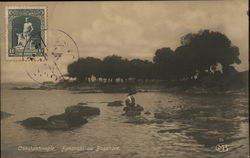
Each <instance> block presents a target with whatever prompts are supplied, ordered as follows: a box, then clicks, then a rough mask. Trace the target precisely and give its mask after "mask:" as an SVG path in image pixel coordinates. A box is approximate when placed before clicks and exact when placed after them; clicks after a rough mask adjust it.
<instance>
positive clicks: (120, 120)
mask: <svg viewBox="0 0 250 158" xmlns="http://www.w3.org/2000/svg"><path fill="white" fill-rule="evenodd" d="M1 95H2V96H1V103H2V105H1V109H2V111H5V112H8V113H12V114H14V116H11V117H8V118H6V119H3V120H1V145H2V157H3V158H57V157H60V158H85V157H86V158H87V157H95V158H96V157H100V158H103V157H107V158H109V157H110V158H119V157H123V158H132V157H138V158H140V157H142V158H154V157H156V158H158V157H164V158H196V157H197V158H210V157H211V158H214V157H216V158H217V157H218V158H224V157H226V158H247V156H248V155H249V150H248V148H249V145H248V144H249V143H248V142H249V140H248V126H249V123H248V98H247V97H246V96H244V95H183V94H170V93H160V92H150V93H138V94H137V95H136V96H135V97H136V100H137V103H138V104H140V105H142V106H143V107H144V108H145V111H150V112H152V114H151V115H144V114H143V115H142V116H141V117H144V118H146V119H148V120H155V119H154V117H153V113H154V112H162V111H164V112H166V113H168V115H169V116H171V117H172V119H168V120H166V121H164V122H163V123H150V124H131V123H125V122H126V121H128V119H129V118H126V117H125V116H121V114H122V113H123V111H122V108H123V107H107V106H106V103H98V102H108V101H114V100H124V98H125V96H126V94H122V93H121V94H101V93H98V94H77V93H74V92H70V91H64V90H52V91H42V90H7V89H5V90H2V94H1ZM79 102H90V103H89V104H88V105H89V106H93V107H99V108H100V110H101V114H100V115H99V116H97V117H94V118H90V119H89V122H88V123H87V124H86V125H84V126H82V127H80V128H76V129H73V130H69V131H44V130H31V129H26V128H24V127H22V126H21V125H19V124H18V123H15V122H16V121H19V120H24V119H26V118H27V117H31V116H39V117H43V118H48V117H49V116H50V115H54V114H59V113H62V112H64V109H65V107H67V106H69V105H74V104H77V103H79ZM219 143H223V144H224V145H227V149H228V151H226V152H218V151H216V146H217V145H218V144H219ZM20 146H27V147H31V146H33V147H38V146H40V147H48V146H51V147H54V150H53V151H49V152H46V151H41V150H40V151H33V152H30V151H18V147H20ZM83 146H84V148H89V151H87V150H82V151H77V150H73V151H62V149H63V148H65V147H83ZM98 146H99V147H98ZM97 147H98V148H100V147H102V148H100V149H101V150H96V148H97ZM103 147H106V149H107V150H106V151H104V150H103V149H104V148H103ZM108 147H110V148H108ZM112 147H113V148H112ZM92 149H94V150H92Z"/></svg>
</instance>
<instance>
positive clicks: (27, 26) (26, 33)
mask: <svg viewBox="0 0 250 158" xmlns="http://www.w3.org/2000/svg"><path fill="white" fill-rule="evenodd" d="M33 30H34V28H33V26H32V23H31V22H30V21H29V18H27V17H26V18H25V23H24V25H23V32H22V33H17V34H16V35H17V46H16V48H21V49H23V48H24V46H25V45H26V48H27V49H31V43H32V41H31V40H30V38H31V32H32V31H33ZM27 42H28V43H27ZM26 43H27V44H26Z"/></svg>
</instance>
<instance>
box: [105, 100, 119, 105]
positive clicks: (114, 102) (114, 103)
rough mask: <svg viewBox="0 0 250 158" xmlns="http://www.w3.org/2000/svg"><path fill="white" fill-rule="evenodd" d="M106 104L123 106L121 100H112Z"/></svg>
mask: <svg viewBox="0 0 250 158" xmlns="http://www.w3.org/2000/svg"><path fill="white" fill-rule="evenodd" d="M107 106H123V104H122V101H121V100H117V101H113V102H110V103H108V104H107Z"/></svg>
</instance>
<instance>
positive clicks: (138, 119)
mask: <svg viewBox="0 0 250 158" xmlns="http://www.w3.org/2000/svg"><path fill="white" fill-rule="evenodd" d="M125 123H132V124H149V123H152V121H150V120H148V119H146V118H144V117H132V118H131V119H129V120H128V121H126V122H125Z"/></svg>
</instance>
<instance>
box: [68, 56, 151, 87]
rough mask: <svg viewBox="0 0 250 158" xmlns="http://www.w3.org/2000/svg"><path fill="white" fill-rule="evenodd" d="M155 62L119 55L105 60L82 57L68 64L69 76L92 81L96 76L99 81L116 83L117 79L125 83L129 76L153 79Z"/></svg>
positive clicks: (137, 78)
mask: <svg viewBox="0 0 250 158" xmlns="http://www.w3.org/2000/svg"><path fill="white" fill-rule="evenodd" d="M153 68H154V64H153V63H152V62H150V61H148V60H141V59H133V60H128V59H125V58H122V57H120V56H117V55H112V56H107V57H105V58H104V59H103V60H101V59H98V58H94V57H87V58H80V59H79V60H78V61H75V62H73V63H72V64H70V65H69V66H68V73H69V77H75V78H76V79H77V80H78V81H80V82H82V81H87V82H90V81H91V78H92V77H93V76H94V77H95V78H96V81H97V82H101V81H105V82H112V83H115V82H116V81H117V79H120V81H121V82H123V83H125V82H128V81H129V78H133V79H134V80H135V81H136V80H139V79H140V80H143V81H144V82H145V80H146V79H153V76H154V75H153V73H152V72H153Z"/></svg>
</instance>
